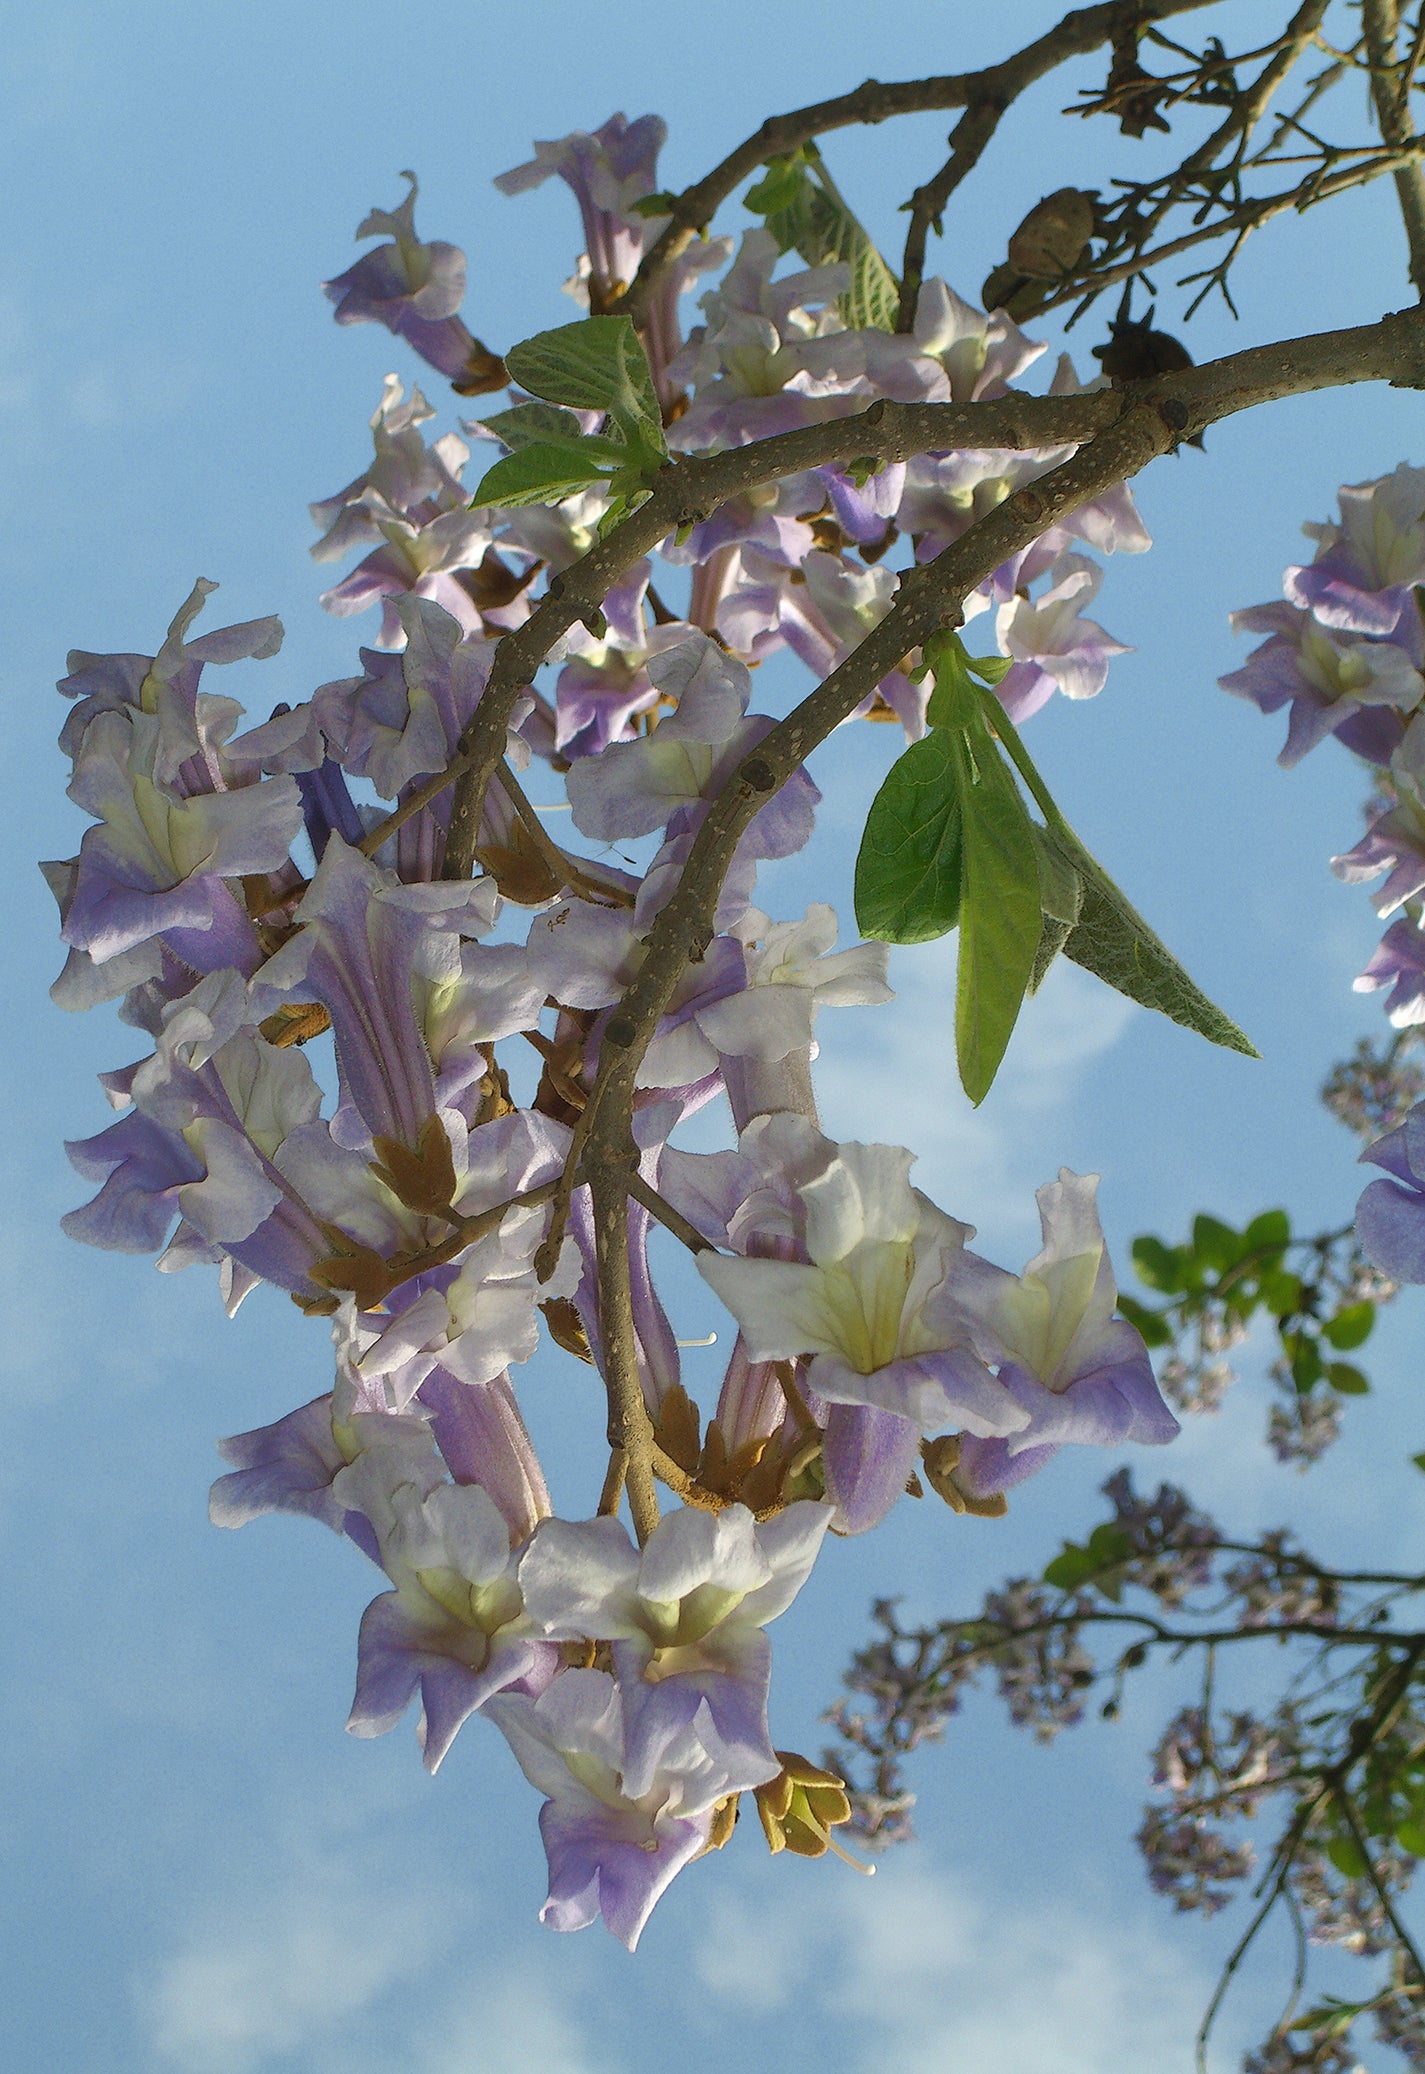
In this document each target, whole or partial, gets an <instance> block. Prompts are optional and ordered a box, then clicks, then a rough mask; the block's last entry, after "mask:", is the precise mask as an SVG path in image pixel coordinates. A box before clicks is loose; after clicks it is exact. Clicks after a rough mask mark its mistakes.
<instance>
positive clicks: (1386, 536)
mask: <svg viewBox="0 0 1425 2074" xmlns="http://www.w3.org/2000/svg"><path fill="white" fill-rule="evenodd" d="M1339 496H1340V505H1341V523H1340V525H1339V526H1333V525H1329V524H1328V525H1324V526H1317V525H1307V526H1305V527H1304V528H1303V531H1304V532H1306V533H1307V534H1308V535H1309V536H1310V537H1311V538H1312V539H1314V540H1315V541H1316V542H1317V543H1318V545H1317V550H1316V559H1315V561H1314V562H1312V563H1310V564H1308V565H1307V566H1306V567H1301V566H1299V565H1298V566H1296V567H1293V568H1290V569H1288V570H1287V572H1286V576H1285V578H1284V581H1283V588H1284V590H1285V591H1286V594H1287V597H1288V598H1289V599H1290V600H1291V602H1292V603H1293V604H1294V605H1301V606H1304V607H1306V609H1307V610H1308V611H1310V612H1312V613H1314V614H1315V616H1316V618H1317V619H1319V620H1320V621H1321V622H1322V623H1323V625H1325V626H1331V627H1339V628H1341V629H1343V630H1344V631H1345V632H1347V633H1357V634H1373V635H1376V636H1382V635H1385V634H1392V633H1397V629H1399V633H1398V638H1399V639H1400V640H1401V642H1402V645H1403V646H1405V647H1406V648H1407V649H1409V650H1410V651H1411V653H1412V655H1413V657H1414V659H1415V661H1416V662H1417V663H1418V662H1419V661H1420V660H1421V657H1420V654H1419V646H1420V620H1419V614H1418V613H1417V612H1416V611H1415V610H1414V608H1413V605H1412V603H1411V597H1410V592H1411V588H1412V586H1414V585H1415V584H1418V583H1420V582H1421V581H1422V580H1425V468H1410V467H1407V465H1406V464H1405V462H1403V461H1402V462H1401V464H1400V466H1399V467H1398V468H1397V469H1396V470H1395V472H1394V474H1392V475H1383V476H1380V477H1378V478H1377V480H1376V481H1375V482H1367V483H1351V484H1347V485H1346V486H1345V487H1344V488H1343V489H1342V490H1341V491H1340V492H1339ZM1402 614H1404V615H1405V616H1406V625H1405V626H1404V627H1402V626H1401V617H1402Z"/></svg>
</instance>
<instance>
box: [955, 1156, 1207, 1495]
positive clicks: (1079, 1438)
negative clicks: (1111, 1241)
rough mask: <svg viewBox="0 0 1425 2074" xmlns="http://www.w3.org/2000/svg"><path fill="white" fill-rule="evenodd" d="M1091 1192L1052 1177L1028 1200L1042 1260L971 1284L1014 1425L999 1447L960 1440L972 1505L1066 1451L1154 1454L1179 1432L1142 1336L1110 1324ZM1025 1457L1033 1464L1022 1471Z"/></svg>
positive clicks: (1103, 1254)
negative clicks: (1013, 1409)
mask: <svg viewBox="0 0 1425 2074" xmlns="http://www.w3.org/2000/svg"><path fill="white" fill-rule="evenodd" d="M1097 1191H1098V1176H1097V1174H1073V1173H1070V1171H1069V1169H1068V1168H1067V1167H1061V1168H1060V1170H1059V1178H1058V1180H1057V1181H1051V1182H1049V1183H1048V1184H1047V1185H1046V1186H1045V1187H1043V1188H1041V1189H1040V1190H1039V1192H1038V1195H1037V1198H1036V1200H1037V1202H1038V1204H1039V1217H1040V1222H1041V1223H1042V1225H1043V1229H1044V1245H1043V1248H1042V1250H1041V1251H1040V1252H1038V1253H1037V1254H1036V1255H1035V1256H1034V1258H1033V1260H1031V1261H1030V1263H1029V1265H1028V1266H1027V1267H1026V1268H1025V1270H1024V1273H1023V1274H1022V1275H1021V1276H1019V1277H1017V1278H1016V1277H1013V1276H1007V1275H1006V1276H1003V1277H1001V1278H1000V1279H999V1280H998V1281H997V1282H996V1283H993V1284H992V1283H990V1282H988V1281H985V1282H982V1284H981V1285H980V1289H979V1290H978V1291H977V1292H976V1295H975V1298H974V1299H973V1301H974V1302H975V1305H976V1308H977V1310H978V1314H979V1317H980V1321H981V1324H982V1326H983V1327H984V1328H985V1329H986V1330H987V1331H988V1332H989V1334H990V1335H991V1336H992V1337H993V1339H994V1340H995V1341H996V1342H997V1345H998V1352H999V1355H1000V1367H999V1380H1000V1382H1001V1384H1002V1385H1003V1386H1004V1387H1005V1389H1007V1390H1008V1391H1009V1393H1010V1394H1011V1396H1012V1397H1013V1398H1014V1400H1015V1402H1016V1403H1017V1404H1018V1405H1019V1406H1020V1407H1021V1408H1022V1410H1023V1412H1024V1414H1025V1419H1024V1423H1023V1424H1022V1425H1020V1426H1019V1427H1018V1429H1016V1430H1012V1431H1011V1430H1009V1429H1007V1428H1006V1429H1004V1434H1005V1437H1003V1438H996V1437H994V1436H985V1437H976V1436H974V1435H967V1436H966V1437H965V1438H964V1439H963V1440H962V1442H961V1463H962V1465H963V1466H964V1470H965V1488H966V1489H967V1490H968V1491H969V1492H970V1493H971V1494H972V1495H974V1496H977V1497H983V1496H986V1495H988V1494H989V1493H990V1492H991V1491H993V1490H1005V1489H1008V1488H1009V1487H1010V1486H1011V1485H1012V1484H1014V1483H1018V1482H1020V1481H1021V1480H1022V1478H1023V1477H1024V1476H1026V1475H1028V1474H1029V1473H1030V1472H1031V1470H1032V1469H1034V1468H1038V1467H1040V1466H1042V1464H1043V1463H1044V1462H1046V1461H1047V1460H1048V1459H1049V1456H1050V1454H1052V1453H1053V1451H1054V1450H1055V1449H1056V1448H1058V1447H1060V1446H1062V1445H1064V1444H1065V1443H1066V1442H1070V1443H1078V1444H1083V1445H1088V1446H1093V1447H1113V1446H1116V1445H1117V1444H1118V1443H1119V1442H1120V1441H1123V1440H1133V1441H1139V1442H1147V1443H1148V1444H1149V1445H1152V1446H1161V1445H1162V1443H1164V1442H1165V1441H1169V1440H1172V1439H1173V1438H1174V1436H1175V1435H1176V1433H1177V1431H1178V1422H1177V1420H1176V1419H1175V1418H1174V1417H1173V1415H1172V1413H1171V1412H1170V1411H1169V1410H1168V1407H1167V1406H1166V1404H1164V1402H1163V1399H1162V1396H1161V1395H1160V1393H1159V1390H1158V1385H1157V1382H1156V1380H1155V1378H1154V1375H1153V1366H1152V1363H1151V1361H1150V1360H1149V1358H1148V1350H1147V1348H1146V1346H1145V1345H1144V1343H1143V1339H1142V1335H1141V1334H1140V1333H1139V1332H1138V1330H1137V1328H1136V1327H1135V1326H1132V1325H1130V1324H1128V1323H1127V1321H1126V1320H1125V1319H1122V1318H1115V1317H1114V1315H1113V1312H1114V1308H1115V1306H1116V1304H1117V1301H1118V1289H1117V1285H1116V1283H1115V1281H1114V1277H1113V1267H1112V1264H1111V1263H1110V1261H1109V1257H1108V1249H1107V1247H1106V1246H1105V1245H1104V1242H1103V1229H1102V1226H1101V1225H1100V1223H1099V1218H1098V1209H1097V1204H1096V1200H1095V1198H1096V1195H1097ZM1026 1455H1032V1456H1033V1461H1032V1462H1024V1461H1022V1460H1021V1458H1022V1457H1023V1456H1026ZM957 1476H958V1472H957Z"/></svg>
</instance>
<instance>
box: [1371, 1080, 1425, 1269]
mask: <svg viewBox="0 0 1425 2074" xmlns="http://www.w3.org/2000/svg"><path fill="white" fill-rule="evenodd" d="M1361 1158H1362V1159H1363V1160H1368V1161H1369V1162H1370V1164H1371V1165H1372V1166H1376V1167H1384V1168H1385V1171H1386V1173H1387V1174H1388V1175H1389V1176H1390V1179H1389V1180H1386V1181H1372V1182H1371V1184H1370V1186H1369V1187H1368V1188H1367V1189H1366V1191H1365V1193H1364V1194H1363V1195H1362V1197H1361V1199H1360V1201H1359V1202H1358V1203H1357V1205H1356V1237H1357V1238H1358V1239H1359V1241H1360V1244H1361V1251H1362V1252H1363V1253H1364V1254H1365V1256H1366V1258H1367V1260H1369V1261H1370V1262H1371V1263H1372V1264H1373V1265H1374V1266H1376V1267H1378V1268H1379V1269H1380V1271H1381V1273H1382V1274H1384V1275H1389V1276H1390V1278H1391V1280H1392V1281H1393V1282H1425V1103H1417V1104H1416V1106H1415V1107H1414V1108H1413V1109H1412V1110H1411V1112H1410V1114H1409V1115H1408V1116H1407V1117H1406V1119H1405V1121H1404V1123H1402V1124H1397V1126H1396V1128H1395V1129H1394V1130H1393V1131H1387V1132H1386V1134H1385V1136H1384V1137H1383V1138H1377V1139H1376V1141H1375V1143H1374V1145H1368V1146H1367V1147H1366V1149H1365V1151H1364V1152H1363V1153H1362V1154H1361Z"/></svg>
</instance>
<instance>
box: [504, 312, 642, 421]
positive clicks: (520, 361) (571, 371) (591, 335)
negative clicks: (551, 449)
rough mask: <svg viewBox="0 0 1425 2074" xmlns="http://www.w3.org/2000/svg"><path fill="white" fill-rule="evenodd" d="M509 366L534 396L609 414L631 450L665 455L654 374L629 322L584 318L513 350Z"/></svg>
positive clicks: (508, 360)
mask: <svg viewBox="0 0 1425 2074" xmlns="http://www.w3.org/2000/svg"><path fill="white" fill-rule="evenodd" d="M505 365H506V367H507V368H508V369H509V371H510V375H511V377H512V378H513V380H515V381H516V382H518V383H519V385H520V387H521V388H522V389H528V390H529V392H530V394H531V395H532V396H541V397H543V398H544V400H545V402H546V403H561V404H565V405H567V406H568V407H569V408H570V409H573V410H601V411H605V412H607V414H608V415H609V416H610V417H611V418H612V419H613V420H614V422H615V423H616V424H617V426H618V428H619V430H620V431H621V432H622V433H623V435H624V438H625V439H626V440H627V441H628V442H629V443H630V445H635V446H639V447H647V448H648V449H650V450H651V451H653V452H656V453H658V454H659V455H666V453H667V451H668V449H667V447H666V445H665V444H664V440H663V418H662V413H661V412H660V410H659V408H658V397H657V394H656V392H655V390H654V387H653V372H652V369H651V368H650V367H649V365H648V356H647V355H646V353H645V352H644V350H643V347H642V344H641V343H640V341H639V336H638V333H637V331H635V329H634V327H633V321H632V319H631V318H629V317H585V318H584V320H583V321H582V323H579V324H561V325H560V326H558V328H557V329H556V330H554V331H541V332H537V333H536V335H535V336H534V337H533V338H527V339H525V340H524V341H523V342H522V343H521V344H520V345H517V346H512V347H511V348H510V350H509V352H508V353H506V355H505Z"/></svg>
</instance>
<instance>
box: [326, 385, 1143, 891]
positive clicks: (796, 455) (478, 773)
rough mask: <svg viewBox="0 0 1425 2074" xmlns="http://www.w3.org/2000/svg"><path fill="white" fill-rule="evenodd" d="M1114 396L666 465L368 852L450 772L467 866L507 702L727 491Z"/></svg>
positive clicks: (1006, 405)
mask: <svg viewBox="0 0 1425 2074" xmlns="http://www.w3.org/2000/svg"><path fill="white" fill-rule="evenodd" d="M1118 409H1119V405H1118V402H1117V400H1116V399H1115V398H1113V397H1111V396H1105V395H1103V394H1092V395H1087V396H1018V395H1016V396H1006V397H1003V398H1001V399H1000V400H999V401H997V402H994V403H965V404H959V403H892V402H890V401H889V400H888V399H886V398H884V397H883V398H880V399H878V400H877V401H876V402H875V403H873V404H872V405H871V406H870V408H869V409H867V410H864V411H858V412H856V413H854V414H853V415H852V416H850V417H846V418H833V419H831V420H829V421H828V422H827V423H826V424H824V425H805V426H802V427H800V428H799V429H798V430H797V431H795V432H783V433H779V434H777V435H776V436H775V437H774V438H771V439H760V440H755V441H753V442H752V443H751V444H749V445H747V446H742V447H734V448H732V449H731V450H730V451H729V452H726V453H717V454H706V455H701V456H695V457H694V458H693V459H691V460H681V461H674V462H670V463H669V465H668V467H667V468H665V469H664V470H663V471H662V473H661V474H660V476H659V478H658V480H657V482H656V484H655V485H654V489H653V493H652V495H651V496H650V497H649V498H648V500H647V502H646V503H643V504H641V505H640V506H639V507H638V509H637V510H636V511H634V512H632V513H631V514H630V516H629V517H627V518H626V519H624V520H622V521H621V522H620V524H619V525H617V526H616V527H615V528H614V530H613V531H612V532H611V533H610V534H609V536H608V538H607V539H606V540H603V541H601V542H600V543H599V544H598V546H596V547H593V548H591V549H590V550H589V552H588V553H587V554H586V555H583V556H581V557H580V559H579V560H578V561H577V562H575V563H574V564H573V565H572V566H571V567H570V568H569V569H567V570H565V571H564V573H563V575H562V576H557V577H555V579H554V581H553V582H552V583H551V584H550V586H549V589H548V591H547V593H546V594H545V596H544V597H543V598H542V599H541V600H540V602H539V604H538V605H537V606H536V607H535V609H534V611H533V612H532V613H531V614H530V616H529V618H528V619H527V620H526V621H525V623H524V625H523V626H521V627H519V628H517V629H515V631H514V632H512V633H508V634H505V635H504V636H503V637H502V639H501V640H500V643H499V646H498V648H497V649H496V651H495V660H494V663H493V665H492V667H491V671H490V680H489V683H488V685H487V686H486V688H485V692H484V695H483V696H482V698H481V700H480V704H479V705H478V707H477V708H476V710H475V714H474V717H473V718H472V720H471V722H470V725H469V726H468V727H467V728H466V730H465V733H464V735H463V736H462V737H461V741H460V746H459V749H458V751H457V753H456V755H455V757H454V758H453V759H452V761H451V762H450V763H449V764H447V766H446V767H445V769H444V770H443V771H438V772H437V773H436V775H435V776H434V777H432V778H429V779H427V781H426V782H425V784H424V785H420V786H417V787H416V788H415V790H414V791H413V792H411V793H410V794H409V795H408V796H407V797H406V798H405V799H404V800H403V801H402V802H401V804H400V806H399V807H398V808H397V809H396V811H395V812H394V813H392V814H389V815H388V816H387V817H386V819H385V820H384V821H383V822H381V824H380V825H379V827H377V828H374V829H373V830H372V831H371V833H370V834H369V835H367V836H366V837H365V839H364V841H363V842H362V845H361V847H362V849H363V850H364V851H365V853H366V855H367V856H371V855H372V854H373V853H374V852H375V851H376V850H378V849H380V847H381V845H382V844H383V843H384V842H385V841H386V839H387V838H388V836H390V835H392V834H394V833H395V831H396V830H397V829H398V828H399V827H401V825H402V824H403V823H404V822H406V821H408V820H409V819H410V818H411V816H412V815H413V814H417V813H419V812H420V810H421V808H422V807H425V806H428V805H429V804H430V802H431V801H432V800H433V799H438V798H439V797H440V794H441V793H442V792H443V791H444V790H445V788H446V786H447V785H449V784H451V783H452V782H455V781H457V780H458V783H457V787H456V796H455V801H454V805H453V808H452V813H451V825H450V834H449V838H448V841H447V845H446V870H445V875H446V877H447V878H464V877H467V876H468V875H469V872H470V868H471V863H472V861H473V858H474V854H475V844H476V839H477V831H478V829H479V825H480V809H481V806H482V805H483V802H484V797H485V788H486V786H487V785H488V784H489V782H490V779H491V778H492V777H493V775H494V772H495V770H496V769H497V767H498V765H499V764H500V762H501V760H502V758H503V757H504V753H505V728H506V725H507V723H508V720H509V715H510V711H511V709H512V707H513V706H514V703H515V700H516V699H517V698H518V697H519V695H520V693H521V692H522V691H523V690H524V688H525V687H526V686H527V685H528V684H530V683H532V682H533V680H534V676H535V672H536V671H537V670H538V668H539V666H540V664H541V663H542V662H543V661H544V658H545V657H546V655H548V653H549V651H550V649H551V648H552V647H553V646H554V644H555V642H556V641H557V640H558V639H559V638H560V636H561V635H563V634H565V633H567V632H568V630H569V628H570V627H571V626H573V625H574V624H575V623H576V622H577V621H579V620H586V621H587V620H592V619H593V617H594V615H595V613H596V612H597V611H598V610H599V608H600V606H601V605H602V604H603V601H604V599H605V598H606V597H607V596H608V593H609V591H610V590H611V589H612V588H613V586H614V584H615V583H617V581H618V579H619V577H620V576H622V575H623V573H624V571H625V570H626V569H628V568H630V567H631V566H632V565H633V563H634V562H636V561H638V560H639V558H640V556H642V555H645V554H647V553H648V552H649V550H650V549H651V548H654V547H656V546H657V545H658V542H659V541H660V540H664V539H666V538H667V537H668V535H669V534H670V533H673V532H676V531H677V530H678V528H679V527H680V526H683V525H691V524H696V523H697V522H698V521H699V520H701V519H704V518H706V517H707V516H708V514H709V513H710V512H712V511H715V510H716V509H717V507H718V506H719V505H720V504H724V503H726V502H727V500H728V499H729V498H730V497H737V496H741V495H742V494H743V492H744V491H747V490H751V489H756V488H759V487H760V486H761V485H762V484H764V483H771V482H778V481H780V480H781V478H782V477H784V476H788V475H795V474H798V473H800V472H801V471H802V470H804V469H808V468H819V467H822V466H824V465H825V464H826V463H828V462H831V461H848V460H854V459H859V458H861V457H863V456H864V457H865V458H866V459H868V460H876V461H906V460H909V459H910V458H911V456H912V455H914V454H922V453H927V452H930V451H933V450H934V451H941V450H943V451H946V452H949V451H951V450H952V449H963V448H972V447H1008V448H1013V449H1015V450H1016V451H1018V450H1020V449H1023V448H1026V447H1034V446H1059V445H1064V444H1078V443H1079V442H1081V441H1083V440H1085V439H1087V438H1089V437H1091V435H1092V434H1093V433H1095V432H1098V431H1101V430H1102V429H1103V427H1104V426H1105V425H1106V424H1108V423H1110V422H1111V421H1112V419H1113V418H1114V417H1115V416H1116V415H1117V413H1118Z"/></svg>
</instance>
